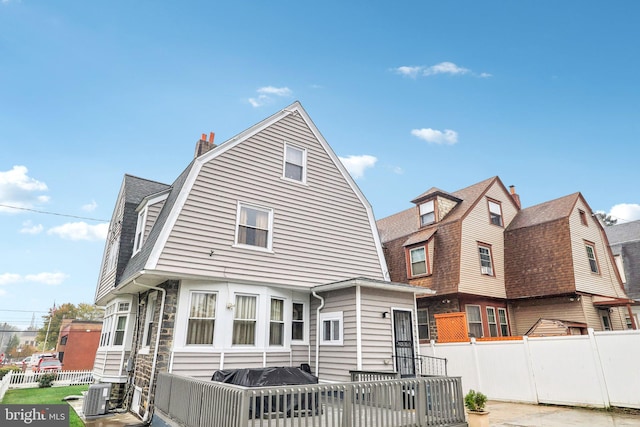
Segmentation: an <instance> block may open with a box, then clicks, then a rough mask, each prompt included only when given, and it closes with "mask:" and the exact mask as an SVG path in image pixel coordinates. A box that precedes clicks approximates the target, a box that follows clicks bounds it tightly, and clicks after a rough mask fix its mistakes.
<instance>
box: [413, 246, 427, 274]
mask: <svg viewBox="0 0 640 427" xmlns="http://www.w3.org/2000/svg"><path fill="white" fill-rule="evenodd" d="M409 258H410V259H411V276H420V275H423V274H427V251H426V250H425V248H424V246H422V247H419V248H414V249H411V250H410V251H409Z"/></svg>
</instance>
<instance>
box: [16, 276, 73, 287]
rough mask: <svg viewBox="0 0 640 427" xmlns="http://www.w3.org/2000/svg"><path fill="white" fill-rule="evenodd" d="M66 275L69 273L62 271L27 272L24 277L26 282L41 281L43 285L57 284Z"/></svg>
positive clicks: (62, 280)
mask: <svg viewBox="0 0 640 427" xmlns="http://www.w3.org/2000/svg"><path fill="white" fill-rule="evenodd" d="M68 277H69V275H67V274H64V273H38V274H27V275H26V276H25V277H24V278H25V280H27V281H28V282H36V283H43V284H45V285H59V284H60V283H62V282H64V280H65V279H66V278H68Z"/></svg>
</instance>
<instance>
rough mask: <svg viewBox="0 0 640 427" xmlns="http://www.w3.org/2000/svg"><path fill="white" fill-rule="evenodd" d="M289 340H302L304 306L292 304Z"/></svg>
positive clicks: (296, 303)
mask: <svg viewBox="0 0 640 427" xmlns="http://www.w3.org/2000/svg"><path fill="white" fill-rule="evenodd" d="M291 340H292V341H303V340H304V304H302V303H299V302H294V303H293V314H292V317H291Z"/></svg>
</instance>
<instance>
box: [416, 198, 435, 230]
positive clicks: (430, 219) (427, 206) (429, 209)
mask: <svg viewBox="0 0 640 427" xmlns="http://www.w3.org/2000/svg"><path fill="white" fill-rule="evenodd" d="M435 221H436V212H435V208H434V203H433V200H429V201H428V202H424V203H422V204H421V205H420V226H421V227H422V226H425V225H429V224H432V223H434V222H435Z"/></svg>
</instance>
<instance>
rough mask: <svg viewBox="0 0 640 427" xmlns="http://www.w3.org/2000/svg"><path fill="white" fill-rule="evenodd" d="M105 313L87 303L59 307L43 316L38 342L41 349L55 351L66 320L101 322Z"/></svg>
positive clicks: (67, 304) (66, 304)
mask: <svg viewBox="0 0 640 427" xmlns="http://www.w3.org/2000/svg"><path fill="white" fill-rule="evenodd" d="M102 316H103V312H102V310H101V309H100V308H98V307H96V306H94V305H92V304H86V303H80V304H78V306H77V307H76V306H75V305H74V304H71V303H65V304H62V305H60V306H59V307H56V306H55V305H54V307H53V308H52V309H50V310H49V313H48V314H47V315H45V316H42V323H43V324H42V328H40V329H38V335H37V336H36V341H38V342H39V343H42V345H40V346H39V347H40V349H41V350H42V349H44V350H45V351H47V350H51V349H54V348H55V346H56V344H57V342H58V336H59V335H60V326H62V321H63V320H64V319H70V320H76V319H77V320H100V319H102Z"/></svg>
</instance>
